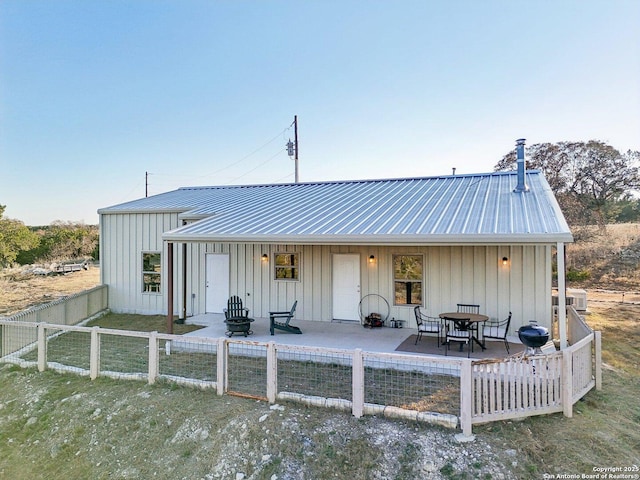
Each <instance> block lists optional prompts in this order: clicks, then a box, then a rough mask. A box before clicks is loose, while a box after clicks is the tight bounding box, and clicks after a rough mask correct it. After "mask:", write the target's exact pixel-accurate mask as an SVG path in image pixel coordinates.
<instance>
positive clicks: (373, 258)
mask: <svg viewBox="0 0 640 480" xmlns="http://www.w3.org/2000/svg"><path fill="white" fill-rule="evenodd" d="M369 263H371V264H373V263H376V257H374V256H373V255H369Z"/></svg>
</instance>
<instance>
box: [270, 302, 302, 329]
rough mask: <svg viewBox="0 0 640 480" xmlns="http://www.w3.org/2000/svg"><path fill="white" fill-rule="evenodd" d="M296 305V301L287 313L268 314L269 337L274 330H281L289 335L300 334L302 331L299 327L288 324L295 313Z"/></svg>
mask: <svg viewBox="0 0 640 480" xmlns="http://www.w3.org/2000/svg"><path fill="white" fill-rule="evenodd" d="M297 305H298V301H297V300H296V301H295V302H293V307H291V310H289V311H287V312H269V330H270V331H271V335H273V334H274V333H275V329H276V328H277V329H278V330H283V331H285V332H289V333H302V330H300V328H299V327H296V326H295V325H290V324H289V322H290V321H291V319H292V318H293V315H294V313H295V311H296V306H297ZM282 320H284V321H282Z"/></svg>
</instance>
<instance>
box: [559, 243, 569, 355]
mask: <svg viewBox="0 0 640 480" xmlns="http://www.w3.org/2000/svg"><path fill="white" fill-rule="evenodd" d="M556 258H557V259H558V333H559V334H560V350H564V349H565V348H567V285H566V271H565V261H564V243H563V242H558V247H557V251H556Z"/></svg>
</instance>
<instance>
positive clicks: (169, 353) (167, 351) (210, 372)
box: [158, 338, 218, 382]
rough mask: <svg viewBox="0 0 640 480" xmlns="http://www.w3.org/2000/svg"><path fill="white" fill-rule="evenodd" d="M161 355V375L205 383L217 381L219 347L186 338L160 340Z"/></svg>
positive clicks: (214, 344) (213, 343) (211, 343)
mask: <svg viewBox="0 0 640 480" xmlns="http://www.w3.org/2000/svg"><path fill="white" fill-rule="evenodd" d="M158 348H159V355H160V358H159V360H160V362H159V363H160V369H159V372H158V373H159V375H160V376H161V377H179V378H184V379H193V380H199V381H203V382H215V381H216V365H217V358H218V355H217V345H216V343H215V342H214V341H211V342H209V343H202V342H193V341H189V340H188V339H186V338H180V339H179V340H169V339H165V338H160V339H159V340H158Z"/></svg>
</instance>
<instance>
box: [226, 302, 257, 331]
mask: <svg viewBox="0 0 640 480" xmlns="http://www.w3.org/2000/svg"><path fill="white" fill-rule="evenodd" d="M251 322H253V318H249V309H248V308H245V307H243V306H242V300H241V299H240V297H238V296H236V295H234V296H232V297H231V298H229V300H228V301H227V308H225V309H224V323H226V324H227V333H226V334H227V336H228V337H231V336H232V335H233V334H234V333H242V334H244V336H245V337H246V336H247V335H251V334H252V333H253V331H252V330H251Z"/></svg>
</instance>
